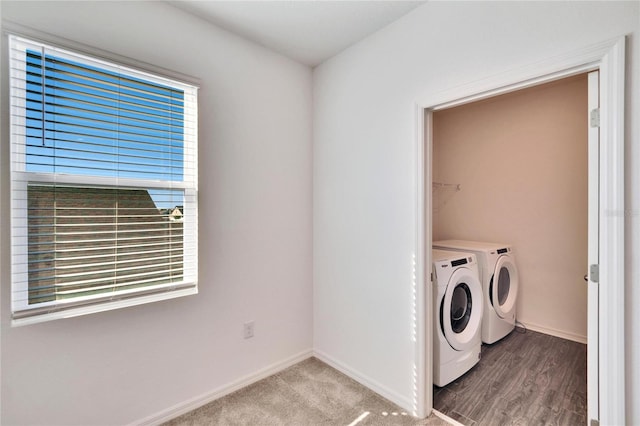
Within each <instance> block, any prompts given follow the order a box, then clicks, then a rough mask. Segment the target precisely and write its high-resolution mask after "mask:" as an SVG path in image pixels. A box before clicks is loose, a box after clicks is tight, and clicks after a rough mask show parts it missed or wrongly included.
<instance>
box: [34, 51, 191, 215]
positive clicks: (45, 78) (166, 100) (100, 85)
mask: <svg viewBox="0 0 640 426" xmlns="http://www.w3.org/2000/svg"><path fill="white" fill-rule="evenodd" d="M26 56H27V57H26V62H27V70H26V71H27V73H26V74H27V75H26V81H27V87H26V89H27V96H26V97H27V99H26V170H27V171H30V172H44V173H64V174H74V175H87V176H108V177H126V178H137V179H150V180H164V181H182V180H183V175H184V166H183V163H184V92H183V91H181V90H179V89H176V88H173V87H168V86H163V85H161V84H158V83H155V82H150V81H146V80H143V79H139V78H135V77H132V76H129V75H125V74H120V73H116V72H113V71H110V70H106V69H103V68H99V67H95V66H91V65H88V64H85V63H80V62H77V61H72V60H69V59H66V58H62V57H58V56H53V55H46V56H45V61H44V64H43V60H42V58H43V55H42V53H41V52H38V51H34V50H28V51H27V53H26ZM149 193H150V194H151V195H152V197H153V199H154V201H155V202H156V205H157V206H158V207H159V208H169V207H173V206H176V205H183V204H184V203H183V192H182V191H171V190H153V191H149Z"/></svg>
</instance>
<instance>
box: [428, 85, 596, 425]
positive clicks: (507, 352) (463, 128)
mask: <svg viewBox="0 0 640 426" xmlns="http://www.w3.org/2000/svg"><path fill="white" fill-rule="evenodd" d="M588 89H589V88H588V79H587V74H586V73H582V74H578V75H575V76H571V77H566V78H563V79H559V80H555V81H553V82H548V83H544V84H540V85H536V86H534V87H530V88H526V89H521V90H518V91H514V92H510V93H507V94H502V95H498V96H495V97H491V98H488V99H484V100H480V101H476V102H471V103H467V104H464V105H461V106H456V107H452V108H447V109H442V110H438V111H434V112H433V117H432V119H433V157H432V165H433V168H432V176H433V185H432V200H433V213H432V215H431V219H432V232H433V240H434V241H436V240H449V239H454V240H472V241H485V242H492V243H496V242H499V243H502V245H503V246H505V247H507V246H508V247H512V249H513V250H514V252H513V254H512V256H513V257H514V259H515V263H516V264H517V267H518V271H519V272H518V281H519V282H520V284H521V285H519V286H518V289H517V291H518V294H517V309H516V312H517V321H518V322H519V324H520V325H521V326H520V327H518V328H517V329H516V330H514V331H512V332H511V333H510V335H507V336H506V337H505V338H502V339H500V340H498V341H495V339H491V340H485V338H484V332H485V330H484V327H483V341H486V342H489V343H491V344H484V345H483V346H482V358H481V359H480V361H479V363H478V364H477V365H476V366H474V367H473V368H472V369H471V370H470V371H469V372H467V373H466V374H464V375H463V376H461V377H460V378H458V379H456V380H455V381H454V382H452V383H450V384H448V385H447V386H445V387H442V388H435V389H434V408H435V409H436V410H438V411H440V412H443V413H444V414H446V415H448V416H449V417H452V418H454V419H455V420H458V421H459V422H461V423H463V424H473V422H475V423H479V424H482V423H485V424H492V423H499V422H503V421H505V418H504V416H505V415H506V413H508V417H509V418H510V419H511V420H510V421H516V420H517V419H520V421H524V422H531V423H539V422H542V423H544V422H545V421H546V420H548V418H552V417H553V416H556V417H557V418H561V419H565V422H566V423H568V424H585V423H587V421H586V417H587V413H586V411H587V410H586V386H587V383H586V374H587V372H586V346H585V345H584V344H585V343H587V285H586V283H585V282H584V281H583V275H584V272H585V269H586V265H587V242H588V240H587V230H588V226H587V225H588V224H587V219H588V215H587V213H588V179H587V178H588V128H589V127H588V126H589V121H588ZM486 285H487V288H488V283H487V284H486ZM485 291H486V289H485ZM485 298H486V297H485ZM487 308H488V309H487ZM490 309H492V308H491V307H489V306H488V305H486V304H485V318H486V315H487V312H486V311H487V310H490ZM522 325H524V327H523V326H522ZM525 327H526V328H525ZM525 330H526V331H525ZM537 332H542V333H543V334H538V333H537ZM551 336H556V337H551ZM565 339H567V340H565ZM576 342H578V343H576ZM551 396H553V397H551Z"/></svg>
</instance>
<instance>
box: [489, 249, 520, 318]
mask: <svg viewBox="0 0 640 426" xmlns="http://www.w3.org/2000/svg"><path fill="white" fill-rule="evenodd" d="M490 295H491V306H493V309H494V310H495V311H496V314H498V316H499V317H500V318H506V319H507V320H510V321H512V322H513V321H514V320H515V317H516V316H515V309H516V299H517V296H518V269H517V268H516V264H515V263H514V262H512V260H511V257H509V256H506V255H505V256H500V257H499V258H498V261H497V262H496V269H495V271H494V272H493V278H491V286H490Z"/></svg>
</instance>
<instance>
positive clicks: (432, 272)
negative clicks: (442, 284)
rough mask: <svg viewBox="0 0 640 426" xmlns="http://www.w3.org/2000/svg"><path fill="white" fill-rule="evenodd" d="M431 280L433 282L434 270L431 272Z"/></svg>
mask: <svg viewBox="0 0 640 426" xmlns="http://www.w3.org/2000/svg"><path fill="white" fill-rule="evenodd" d="M431 282H433V272H432V273H431Z"/></svg>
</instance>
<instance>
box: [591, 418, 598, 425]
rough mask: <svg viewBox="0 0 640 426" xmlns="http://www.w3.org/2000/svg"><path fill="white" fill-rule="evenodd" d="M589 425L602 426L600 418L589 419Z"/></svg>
mask: <svg viewBox="0 0 640 426" xmlns="http://www.w3.org/2000/svg"><path fill="white" fill-rule="evenodd" d="M589 425H590V426H600V420H596V419H591V420H590V421H589Z"/></svg>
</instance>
